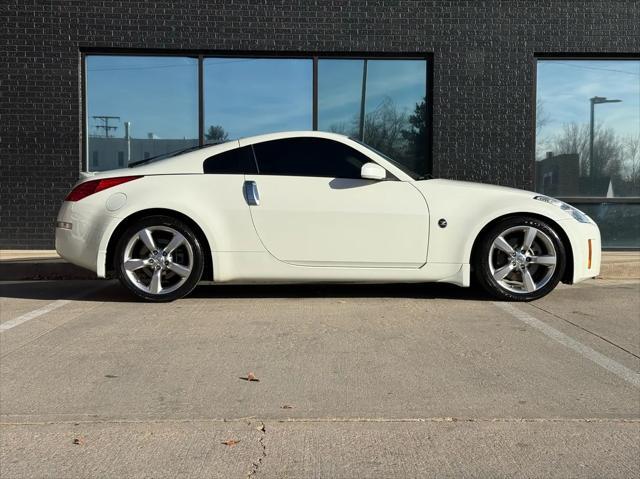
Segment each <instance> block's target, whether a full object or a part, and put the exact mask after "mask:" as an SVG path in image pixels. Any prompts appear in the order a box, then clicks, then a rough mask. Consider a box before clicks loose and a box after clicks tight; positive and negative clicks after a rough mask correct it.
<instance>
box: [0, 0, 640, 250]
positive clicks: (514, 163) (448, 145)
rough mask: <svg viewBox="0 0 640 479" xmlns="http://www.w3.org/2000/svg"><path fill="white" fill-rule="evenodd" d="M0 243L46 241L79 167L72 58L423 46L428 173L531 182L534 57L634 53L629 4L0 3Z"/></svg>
mask: <svg viewBox="0 0 640 479" xmlns="http://www.w3.org/2000/svg"><path fill="white" fill-rule="evenodd" d="M0 27H1V28H0V38H1V39H2V43H1V46H0V49H2V56H1V59H0V75H1V77H0V79H1V86H0V89H1V90H0V94H1V96H0V105H1V114H2V117H1V119H0V142H1V143H0V155H1V156H0V162H1V171H0V173H1V175H2V177H1V181H2V183H1V192H0V193H1V198H0V207H1V214H2V224H1V231H0V248H51V247H53V233H54V229H53V222H54V220H55V214H56V212H57V209H58V207H59V203H60V201H61V200H62V198H63V197H64V195H65V194H66V192H67V191H68V190H69V188H70V187H71V185H72V184H73V183H74V182H75V181H76V179H77V177H78V172H79V170H80V165H81V156H80V153H81V131H82V128H81V110H82V106H81V104H80V81H81V77H80V52H81V50H82V49H84V48H136V49H137V48H152V49H172V50H176V49H179V50H207V51H211V52H215V51H216V50H220V51H225V52H229V51H242V52H248V51H250V52H263V51H264V52H279V51H280V52H296V51H300V52H319V53H322V52H356V53H366V52H372V53H380V52H402V53H411V52H417V53H425V52H430V53H433V57H434V71H433V75H434V84H433V96H434V103H433V162H434V165H433V169H434V174H435V175H437V176H440V177H445V178H456V179H467V180H473V181H483V182H489V183H498V184H503V185H509V186H515V187H521V188H532V187H533V181H534V162H533V154H534V152H533V148H534V130H533V123H534V121H533V114H534V104H535V102H534V87H535V75H534V72H535V63H534V53H554V52H566V53H575V54H580V53H594V54H597V53H611V54H615V53H634V52H635V53H639V52H640V2H638V1H633V0H628V1H605V0H602V1H554V0H535V1H533V0H514V1H351V2H346V1H337V0H329V1H320V0H317V1H305V2H294V1H288V0H280V1H268V0H261V1H259V0H251V1H237V0H226V1H207V0H199V1H198V0H190V1H184V2H178V1H176V2H169V1H165V2H162V1H157V2H142V1H113V0H108V1H90V0H86V1H85V0H49V1H34V0H0Z"/></svg>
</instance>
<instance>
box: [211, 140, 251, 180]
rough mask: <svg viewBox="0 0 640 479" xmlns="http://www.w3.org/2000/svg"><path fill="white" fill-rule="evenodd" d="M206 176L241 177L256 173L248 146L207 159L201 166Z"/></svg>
mask: <svg viewBox="0 0 640 479" xmlns="http://www.w3.org/2000/svg"><path fill="white" fill-rule="evenodd" d="M202 169H203V170H204V172H205V173H207V174H219V175H225V174H226V175H234V174H235V175H243V174H251V173H257V172H258V171H257V169H256V162H255V160H254V159H253V152H252V151H251V147H250V146H244V147H242V148H234V149H233V150H228V151H225V152H223V153H219V154H217V155H215V156H212V157H210V158H207V159H206V160H204V163H203V164H202Z"/></svg>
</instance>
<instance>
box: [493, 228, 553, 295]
mask: <svg viewBox="0 0 640 479" xmlns="http://www.w3.org/2000/svg"><path fill="white" fill-rule="evenodd" d="M557 259H558V258H557V253H556V248H555V247H554V245H553V241H552V240H551V238H549V236H548V235H547V234H546V233H544V232H543V231H541V230H539V229H538V228H535V227H533V226H526V225H523V226H515V227H512V228H508V229H506V230H505V231H503V232H502V233H500V235H498V236H497V237H496V239H495V240H494V241H493V243H492V244H491V248H490V249H489V269H490V271H491V275H492V276H493V279H494V280H495V281H496V282H497V283H498V284H499V285H500V286H501V287H502V288H504V289H506V290H508V291H511V292H512V293H520V294H522V293H533V292H534V291H538V290H539V289H541V288H543V287H544V286H545V285H546V284H547V283H548V282H549V280H550V279H551V277H552V276H553V273H554V271H555V270H556V263H557Z"/></svg>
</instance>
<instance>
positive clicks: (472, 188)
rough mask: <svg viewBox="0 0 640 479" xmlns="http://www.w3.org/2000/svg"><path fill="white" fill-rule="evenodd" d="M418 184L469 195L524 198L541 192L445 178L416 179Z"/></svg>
mask: <svg viewBox="0 0 640 479" xmlns="http://www.w3.org/2000/svg"><path fill="white" fill-rule="evenodd" d="M415 184H416V186H417V187H418V188H419V189H420V190H428V189H433V188H434V187H436V188H437V189H441V188H444V189H446V190H448V191H449V192H454V191H458V192H460V193H467V194H469V195H480V194H487V195H496V194H497V195H515V196H519V197H522V198H533V197H534V196H537V195H539V194H540V193H535V192H533V191H527V190H520V189H517V188H510V187H508V186H498V185H490V184H486V183H474V182H471V181H457V180H444V179H432V180H421V181H416V183H415Z"/></svg>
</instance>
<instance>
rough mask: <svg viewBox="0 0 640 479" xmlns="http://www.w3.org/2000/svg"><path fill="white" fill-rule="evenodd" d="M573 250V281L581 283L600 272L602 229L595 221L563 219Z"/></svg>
mask: <svg viewBox="0 0 640 479" xmlns="http://www.w3.org/2000/svg"><path fill="white" fill-rule="evenodd" d="M560 223H561V226H562V228H563V229H564V231H565V233H566V234H567V236H568V237H569V241H570V242H571V249H572V250H573V274H572V276H571V282H572V283H573V284H575V283H579V282H581V281H584V280H586V279H590V278H595V277H596V276H598V275H599V274H600V262H601V259H602V244H601V240H600V229H599V228H598V226H597V225H595V224H594V223H579V222H578V221H576V220H574V219H573V218H572V219H567V220H564V221H561V222H560Z"/></svg>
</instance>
